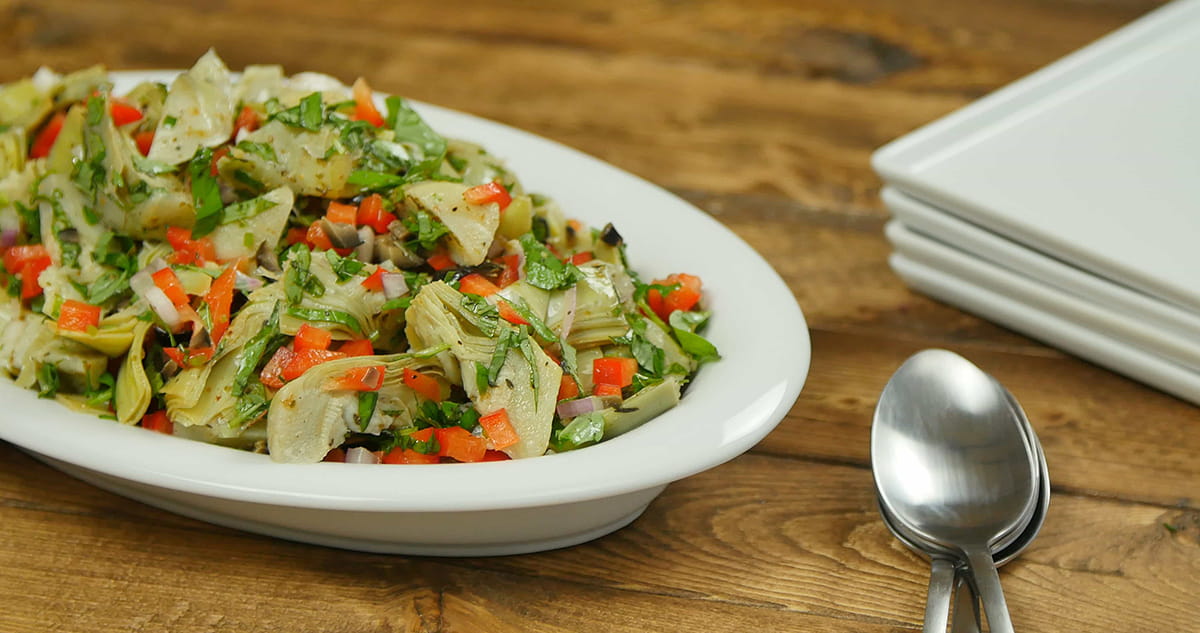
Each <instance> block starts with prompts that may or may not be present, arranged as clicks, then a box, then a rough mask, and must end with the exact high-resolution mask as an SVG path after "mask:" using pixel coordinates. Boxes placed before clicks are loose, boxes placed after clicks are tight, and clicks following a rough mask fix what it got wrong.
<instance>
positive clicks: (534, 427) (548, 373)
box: [463, 335, 562, 459]
mask: <svg viewBox="0 0 1200 633" xmlns="http://www.w3.org/2000/svg"><path fill="white" fill-rule="evenodd" d="M524 338H525V340H526V341H527V342H528V343H529V345H528V346H527V349H531V350H532V351H533V359H532V360H533V366H532V369H531V367H530V362H529V359H527V358H525V356H524V355H523V354H522V353H521V352H519V351H517V350H515V349H511V348H510V349H509V351H508V354H507V356H506V357H505V359H504V365H503V366H502V367H501V369H500V374H499V376H498V377H497V379H496V385H495V386H492V387H489V388H488V389H487V390H486V391H484V392H483V393H479V389H478V387H477V386H476V385H475V381H471V380H468V381H467V382H466V383H465V384H464V385H463V388H464V389H465V390H466V392H467V395H468V396H470V398H471V400H473V401H474V402H475V408H476V410H478V411H479V414H480V415H488V414H489V413H494V412H496V411H499V410H500V409H505V410H506V412H507V413H508V420H509V422H510V423H512V425H513V429H515V430H516V432H517V436H518V437H519V438H520V440H518V441H517V443H516V444H514V445H512V446H509V447H507V448H504V449H502V450H503V451H504V452H505V453H507V454H508V456H509V457H512V458H513V459H521V458H524V457H537V456H538V455H543V454H545V452H546V448H547V447H548V446H549V444H550V432H551V427H552V426H553V424H554V405H555V403H556V402H557V400H558V385H559V382H560V381H561V379H562V369H561V368H559V366H558V364H557V363H555V362H554V360H553V359H551V358H550V357H549V356H547V355H546V353H545V352H543V351H542V348H541V347H539V346H538V344H537V342H536V341H534V340H533V337H531V336H529V335H525V337H524ZM464 369H465V368H464ZM531 371H533V372H536V375H537V385H536V386H535V385H534V384H533V382H532V381H531Z"/></svg>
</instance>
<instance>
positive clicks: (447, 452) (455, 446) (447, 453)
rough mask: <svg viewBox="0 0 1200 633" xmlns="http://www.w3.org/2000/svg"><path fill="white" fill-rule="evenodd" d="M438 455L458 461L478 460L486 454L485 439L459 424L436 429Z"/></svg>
mask: <svg viewBox="0 0 1200 633" xmlns="http://www.w3.org/2000/svg"><path fill="white" fill-rule="evenodd" d="M437 438H438V447H439V448H438V455H440V456H442V457H449V458H451V459H454V460H457V461H460V462H478V461H482V460H483V456H484V455H485V454H487V440H485V439H483V438H482V437H478V436H475V435H472V434H471V432H470V431H468V430H466V429H464V428H462V427H461V426H452V427H449V428H445V429H438V430H437Z"/></svg>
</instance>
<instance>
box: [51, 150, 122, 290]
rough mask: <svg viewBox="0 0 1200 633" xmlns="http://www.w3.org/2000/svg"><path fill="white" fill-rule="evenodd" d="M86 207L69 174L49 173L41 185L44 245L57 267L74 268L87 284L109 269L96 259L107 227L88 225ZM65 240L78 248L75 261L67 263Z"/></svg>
mask: <svg viewBox="0 0 1200 633" xmlns="http://www.w3.org/2000/svg"><path fill="white" fill-rule="evenodd" d="M86 205H87V201H86V200H85V199H84V196H83V194H82V193H80V191H79V189H77V188H76V187H75V184H74V183H72V182H71V179H70V178H69V177H68V176H67V175H65V174H61V173H51V174H47V175H46V177H45V178H43V179H42V180H41V182H40V183H39V184H38V215H39V217H40V218H41V225H42V226H41V231H42V243H43V244H44V245H45V247H46V250H47V251H48V252H49V253H50V259H51V260H53V261H54V263H55V264H57V265H60V266H70V268H72V269H74V270H73V271H72V277H73V279H74V280H75V281H77V282H79V283H81V284H85V285H86V284H90V283H92V282H94V281H96V279H97V278H98V277H99V276H100V275H101V274H102V273H103V272H104V271H105V270H106V268H105V267H102V266H100V265H99V264H97V263H96V260H95V259H94V253H95V250H96V243H97V242H98V241H99V240H100V238H101V236H103V235H104V233H105V231H106V227H104V226H101V225H100V224H93V223H91V222H88V220H87V217H86V215H85V213H84V207H85V206H86ZM66 234H69V235H70V237H69V238H67V236H66ZM64 240H69V241H70V242H71V244H73V245H74V246H72V249H73V251H74V253H77V255H74V256H73V257H72V259H73V261H64V258H63V254H64ZM47 303H49V302H47Z"/></svg>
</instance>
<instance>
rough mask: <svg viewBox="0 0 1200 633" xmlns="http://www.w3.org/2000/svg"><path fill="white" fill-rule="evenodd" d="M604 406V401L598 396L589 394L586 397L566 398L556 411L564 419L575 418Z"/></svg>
mask: <svg viewBox="0 0 1200 633" xmlns="http://www.w3.org/2000/svg"><path fill="white" fill-rule="evenodd" d="M603 408H604V403H603V402H602V401H601V400H600V398H597V397H596V396H588V397H586V398H578V399H576V400H566V401H563V402H560V403H559V404H558V408H556V409H555V411H557V412H558V416H559V417H560V418H562V419H564V420H566V419H569V418H573V417H575V416H577V415H583V414H585V413H592V412H594V411H599V410H600V409H603Z"/></svg>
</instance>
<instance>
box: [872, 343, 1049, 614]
mask: <svg viewBox="0 0 1200 633" xmlns="http://www.w3.org/2000/svg"><path fill="white" fill-rule="evenodd" d="M871 461H872V470H873V473H874V475H875V485H876V489H877V490H878V492H879V500H880V504H881V506H883V507H884V509H886V510H887V511H888V512H889V514H890V515H891V517H892V519H894V522H895V524H896V525H897V526H899V527H902V528H904V529H905V530H906V531H909V532H910V533H911V534H912V535H914V536H916V537H918V538H919V540H920V541H927V542H931V543H937V544H939V545H941V546H943V547H946V548H948V549H950V550H952V551H955V552H958V553H960V556H959V557H960V558H963V559H965V560H966V561H967V564H968V567H969V570H970V572H971V577H972V578H974V580H975V582H974V584H975V586H976V587H977V588H978V590H979V592H980V595H981V596H982V598H983V603H984V607H985V613H986V615H987V620H988V624H989V625H990V630H991V631H994V632H995V633H1011V632H1012V621H1011V619H1010V617H1009V614H1008V607H1007V604H1006V603H1005V600H1004V592H1003V589H1002V588H1001V586H1000V578H999V576H998V575H997V574H996V566H995V561H994V560H993V558H992V551H993V548H995V547H997V546H999V547H1003V544H1002V541H1003V540H1004V539H1006V538H1010V537H1011V538H1016V537H1017V536H1019V535H1020V534H1021V531H1022V530H1024V528H1025V526H1026V525H1027V524H1028V523H1029V521H1030V519H1031V517H1032V516H1033V515H1034V511H1035V508H1036V506H1037V504H1038V497H1039V494H1038V487H1039V481H1038V480H1039V474H1038V460H1037V458H1036V451H1035V450H1034V449H1033V447H1032V444H1031V442H1030V440H1029V438H1028V437H1027V435H1026V433H1025V431H1024V429H1023V425H1022V422H1021V420H1020V417H1019V416H1018V415H1017V414H1016V413H1015V412H1014V410H1013V408H1012V407H1011V406H1009V400H1008V397H1007V395H1006V393H1005V391H1004V390H1003V388H1001V387H1000V386H999V385H998V384H997V383H996V382H995V381H994V380H992V378H991V377H990V376H988V375H987V374H985V373H984V372H982V371H981V370H979V369H978V368H977V367H975V366H974V365H972V364H971V363H970V362H969V361H967V360H966V359H964V358H962V357H961V356H958V355H957V354H954V353H952V352H948V351H945V350H926V351H923V352H920V353H918V354H916V355H914V356H913V357H912V358H910V359H909V360H907V361H906V362H905V363H904V364H903V365H902V366H901V367H900V369H898V370H897V371H896V373H895V375H893V376H892V378H891V380H890V381H888V384H887V386H886V387H885V388H884V390H883V393H882V394H881V396H880V399H879V405H878V406H877V408H876V410H875V418H874V421H873V423H872V427H871ZM943 627H944V624H943ZM943 630H944V628H943Z"/></svg>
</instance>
